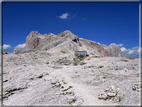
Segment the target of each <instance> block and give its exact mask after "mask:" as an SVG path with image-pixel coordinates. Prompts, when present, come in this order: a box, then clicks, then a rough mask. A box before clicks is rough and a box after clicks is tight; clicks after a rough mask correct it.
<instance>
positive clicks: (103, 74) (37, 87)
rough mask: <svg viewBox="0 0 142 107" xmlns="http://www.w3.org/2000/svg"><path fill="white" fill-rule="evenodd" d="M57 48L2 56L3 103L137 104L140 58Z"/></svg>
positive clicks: (28, 104)
mask: <svg viewBox="0 0 142 107" xmlns="http://www.w3.org/2000/svg"><path fill="white" fill-rule="evenodd" d="M35 34H36V33H35ZM72 42H73V41H72ZM57 47H58V48H59V46H57ZM82 47H83V45H82ZM58 48H52V49H50V50H46V51H45V50H37V51H35V52H29V53H23V54H13V53H9V54H5V55H3V104H4V105H11V106H12V105H13V106H15V105H17V106H20V105H26V106H31V105H103V106H106V105H140V95H141V90H140V88H141V87H140V86H139V85H137V84H140V65H139V59H133V60H130V59H128V58H124V57H96V56H88V57H86V58H85V59H74V57H73V56H74V55H72V54H70V53H71V52H70V53H68V52H66V51H65V50H64V51H65V53H64V52H62V51H60V50H54V49H58ZM62 48H64V47H62ZM62 48H60V49H62ZM76 61H77V65H76V64H75V62H76ZM135 84H136V85H135ZM108 86H113V87H111V88H110V87H108ZM133 86H135V87H134V88H133ZM115 87H116V88H115ZM117 88H119V89H120V90H117ZM114 90H115V91H114ZM116 90H117V91H118V92H117V91H116ZM137 90H139V91H137ZM103 91H104V92H103ZM102 92H103V93H102ZM100 93H102V94H101V95H100V97H102V98H103V99H106V100H100V99H98V95H99V94H100ZM104 93H105V94H104ZM122 96H123V97H122ZM111 97H112V98H111ZM108 98H111V99H109V100H108Z"/></svg>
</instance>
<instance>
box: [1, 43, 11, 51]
mask: <svg viewBox="0 0 142 107" xmlns="http://www.w3.org/2000/svg"><path fill="white" fill-rule="evenodd" d="M0 47H1V46H0ZM10 48H11V46H10V45H7V44H4V45H3V50H7V49H10ZM0 50H1V49H0Z"/></svg>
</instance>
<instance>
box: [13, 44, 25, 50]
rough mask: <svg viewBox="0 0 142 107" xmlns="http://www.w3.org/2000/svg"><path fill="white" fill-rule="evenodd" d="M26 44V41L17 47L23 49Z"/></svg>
mask: <svg viewBox="0 0 142 107" xmlns="http://www.w3.org/2000/svg"><path fill="white" fill-rule="evenodd" d="M25 46H26V43H23V44H19V45H17V46H16V47H15V48H18V49H19V48H20V49H23V48H24V47H25Z"/></svg>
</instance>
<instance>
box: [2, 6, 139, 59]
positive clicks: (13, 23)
mask: <svg viewBox="0 0 142 107" xmlns="http://www.w3.org/2000/svg"><path fill="white" fill-rule="evenodd" d="M2 18H3V49H4V50H3V51H6V52H13V49H14V48H23V47H24V46H25V42H26V37H27V36H28V35H29V33H30V32H31V31H38V32H39V33H41V34H46V33H47V34H48V33H49V32H51V33H54V34H56V35H57V34H59V33H61V32H63V31H65V30H70V31H71V32H72V33H73V34H75V35H77V36H78V37H79V38H84V39H88V40H92V41H95V42H99V43H100V44H105V45H107V46H109V45H110V44H111V43H115V44H116V45H117V46H119V47H120V48H121V50H122V51H123V53H124V54H127V55H129V56H133V57H138V56H139V51H140V50H141V48H139V3H3V15H2Z"/></svg>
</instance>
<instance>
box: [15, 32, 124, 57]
mask: <svg viewBox="0 0 142 107" xmlns="http://www.w3.org/2000/svg"><path fill="white" fill-rule="evenodd" d="M37 50H47V51H51V50H52V51H65V52H66V53H67V54H70V55H74V51H87V53H88V54H89V55H95V56H105V57H109V56H110V57H126V56H125V55H123V53H122V51H121V50H120V48H119V47H117V46H116V45H115V44H111V45H110V46H106V45H103V44H98V43H96V42H94V41H90V40H86V39H82V38H79V37H78V36H76V35H75V34H73V33H72V32H71V31H69V30H65V31H64V32H61V33H59V34H58V35H55V34H53V33H48V34H44V35H42V34H40V33H38V31H32V32H30V34H29V35H28V36H27V38H26V46H25V47H24V49H23V50H22V51H21V53H25V52H32V51H37ZM15 53H16V52H15ZM18 53H20V52H19V51H18Z"/></svg>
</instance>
